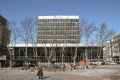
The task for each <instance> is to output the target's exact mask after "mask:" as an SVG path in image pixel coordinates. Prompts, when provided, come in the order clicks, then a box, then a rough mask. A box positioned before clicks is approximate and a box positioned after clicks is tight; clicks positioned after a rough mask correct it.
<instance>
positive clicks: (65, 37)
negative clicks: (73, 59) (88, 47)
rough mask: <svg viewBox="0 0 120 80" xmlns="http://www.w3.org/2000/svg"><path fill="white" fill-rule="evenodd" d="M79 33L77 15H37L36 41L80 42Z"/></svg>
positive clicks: (50, 42)
mask: <svg viewBox="0 0 120 80" xmlns="http://www.w3.org/2000/svg"><path fill="white" fill-rule="evenodd" d="M41 17H42V18H41ZM51 17H52V18H51ZM76 17H77V18H76ZM79 34H80V29H79V17H78V16H75V18H74V16H72V17H71V16H47V17H44V16H39V18H38V32H37V43H40V44H41V43H49V44H52V43H80V35H79Z"/></svg>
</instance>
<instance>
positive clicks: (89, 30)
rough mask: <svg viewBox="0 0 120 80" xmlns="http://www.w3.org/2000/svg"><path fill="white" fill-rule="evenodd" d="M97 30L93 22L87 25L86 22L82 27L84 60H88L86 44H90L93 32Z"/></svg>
mask: <svg viewBox="0 0 120 80" xmlns="http://www.w3.org/2000/svg"><path fill="white" fill-rule="evenodd" d="M96 30H97V27H96V26H95V24H94V22H91V23H90V24H88V23H87V22H86V23H85V25H84V26H83V33H84V34H83V35H84V38H85V45H86V49H85V60H86V61H87V60H88V44H89V43H90V42H91V37H92V36H93V35H94V33H95V31H96Z"/></svg>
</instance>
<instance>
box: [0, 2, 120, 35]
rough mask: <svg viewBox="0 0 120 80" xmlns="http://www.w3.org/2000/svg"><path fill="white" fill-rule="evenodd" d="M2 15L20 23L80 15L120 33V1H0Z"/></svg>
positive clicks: (81, 17)
mask: <svg viewBox="0 0 120 80" xmlns="http://www.w3.org/2000/svg"><path fill="white" fill-rule="evenodd" d="M0 14H1V15H2V16H3V17H5V18H6V19H7V20H8V21H17V22H18V23H19V22H20V21H21V20H23V19H24V18H25V17H31V18H33V19H37V18H38V16H47V15H49V16H53V15H66V16H69V15H78V16H79V18H80V19H83V18H84V19H85V20H87V21H88V22H89V23H90V22H92V21H93V22H94V23H95V24H96V26H99V25H100V24H101V23H103V22H105V23H106V24H107V26H108V28H109V29H111V28H113V29H114V30H115V31H116V34H118V33H120V0H0Z"/></svg>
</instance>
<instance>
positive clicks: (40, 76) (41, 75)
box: [37, 64, 43, 79]
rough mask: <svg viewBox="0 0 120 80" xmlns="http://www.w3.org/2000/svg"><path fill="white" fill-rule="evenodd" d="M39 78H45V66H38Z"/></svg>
mask: <svg viewBox="0 0 120 80" xmlns="http://www.w3.org/2000/svg"><path fill="white" fill-rule="evenodd" d="M37 76H39V78H38V79H42V78H43V65H42V64H40V65H39V66H38V72H37Z"/></svg>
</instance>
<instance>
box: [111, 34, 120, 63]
mask: <svg viewBox="0 0 120 80" xmlns="http://www.w3.org/2000/svg"><path fill="white" fill-rule="evenodd" d="M110 48H111V55H112V57H113V60H114V61H115V62H120V34H118V35H116V36H114V37H112V38H111V40H110Z"/></svg>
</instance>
